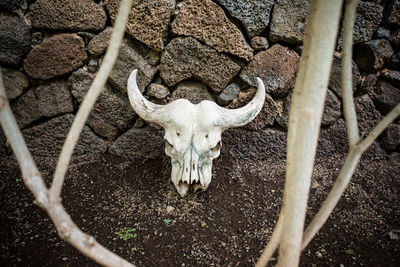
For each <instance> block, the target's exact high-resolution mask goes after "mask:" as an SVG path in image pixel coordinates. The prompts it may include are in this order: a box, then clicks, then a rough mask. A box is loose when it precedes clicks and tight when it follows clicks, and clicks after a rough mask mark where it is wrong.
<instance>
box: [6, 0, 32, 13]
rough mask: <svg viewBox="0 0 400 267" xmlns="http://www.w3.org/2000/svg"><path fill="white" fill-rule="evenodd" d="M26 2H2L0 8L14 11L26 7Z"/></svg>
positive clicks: (21, 0)
mask: <svg viewBox="0 0 400 267" xmlns="http://www.w3.org/2000/svg"><path fill="white" fill-rule="evenodd" d="M25 3H26V0H1V1H0V8H2V9H5V10H8V11H13V10H15V9H18V8H21V7H22V6H23V5H25Z"/></svg>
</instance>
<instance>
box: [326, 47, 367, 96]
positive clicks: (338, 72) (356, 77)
mask: <svg viewBox="0 0 400 267" xmlns="http://www.w3.org/2000/svg"><path fill="white" fill-rule="evenodd" d="M351 69H352V73H353V76H352V78H353V79H352V86H353V92H355V91H356V89H357V85H358V84H359V81H360V78H361V76H360V71H359V70H358V67H357V64H356V63H355V62H354V61H352V66H351ZM328 88H329V89H331V90H332V91H334V92H335V93H336V94H337V95H338V96H340V97H342V56H341V54H339V53H335V55H334V57H333V63H332V68H331V76H330V80H329V85H328Z"/></svg>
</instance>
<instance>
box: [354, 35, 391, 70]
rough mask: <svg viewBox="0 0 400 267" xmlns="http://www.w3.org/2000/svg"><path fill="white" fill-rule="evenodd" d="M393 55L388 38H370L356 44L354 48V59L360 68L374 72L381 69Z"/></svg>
mask: <svg viewBox="0 0 400 267" xmlns="http://www.w3.org/2000/svg"><path fill="white" fill-rule="evenodd" d="M392 55H393V49H392V47H391V46H390V44H389V41H388V40H385V39H379V40H372V41H369V42H367V43H364V44H360V45H358V47H357V49H356V50H355V61H356V62H357V65H358V67H359V68H360V69H362V70H364V71H366V72H374V71H376V70H380V69H382V68H383V67H384V66H385V64H386V63H387V62H388V61H389V60H390V58H391V57H392Z"/></svg>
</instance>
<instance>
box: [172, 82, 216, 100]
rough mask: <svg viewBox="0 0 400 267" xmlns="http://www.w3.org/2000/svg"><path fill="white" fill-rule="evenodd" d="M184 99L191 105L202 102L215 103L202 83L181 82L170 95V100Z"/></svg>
mask: <svg viewBox="0 0 400 267" xmlns="http://www.w3.org/2000/svg"><path fill="white" fill-rule="evenodd" d="M179 98H185V99H187V100H189V101H190V102H192V103H193V104H198V103H200V102H201V101H203V100H209V101H215V100H214V98H213V96H212V95H211V94H210V93H209V92H208V90H207V86H206V85H204V84H203V83H199V82H193V81H183V82H181V83H180V84H178V86H177V87H176V89H175V91H174V92H173V93H172V96H171V100H176V99H179Z"/></svg>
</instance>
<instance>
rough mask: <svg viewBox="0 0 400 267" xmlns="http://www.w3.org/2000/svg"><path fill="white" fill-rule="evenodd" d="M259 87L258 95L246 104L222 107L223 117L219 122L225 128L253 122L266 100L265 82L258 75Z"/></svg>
mask: <svg viewBox="0 0 400 267" xmlns="http://www.w3.org/2000/svg"><path fill="white" fill-rule="evenodd" d="M257 84H258V89H257V93H256V95H255V96H254V97H253V99H252V100H251V101H250V103H248V104H247V105H246V106H244V107H241V108H238V109H226V108H222V107H220V114H221V119H220V121H219V122H218V124H219V125H220V126H222V127H223V128H225V129H228V128H232V127H240V126H243V125H246V124H247V123H249V122H251V121H252V120H253V119H254V118H255V117H256V116H257V115H258V113H259V112H260V111H261V109H262V107H263V105H264V101H265V88H264V83H263V82H262V80H261V79H260V78H258V77H257Z"/></svg>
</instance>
